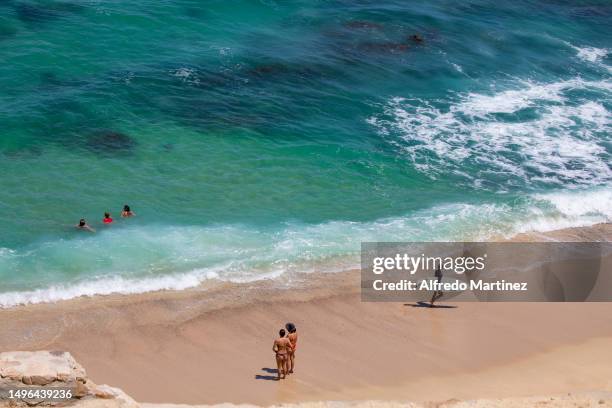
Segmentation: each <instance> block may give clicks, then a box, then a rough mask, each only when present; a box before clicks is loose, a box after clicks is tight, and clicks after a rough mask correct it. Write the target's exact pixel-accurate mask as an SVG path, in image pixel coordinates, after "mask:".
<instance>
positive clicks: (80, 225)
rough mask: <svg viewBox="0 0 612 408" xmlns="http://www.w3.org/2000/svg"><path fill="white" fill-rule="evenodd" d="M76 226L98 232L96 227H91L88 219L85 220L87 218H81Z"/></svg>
mask: <svg viewBox="0 0 612 408" xmlns="http://www.w3.org/2000/svg"><path fill="white" fill-rule="evenodd" d="M76 227H77V228H78V229H80V230H83V231H89V232H96V230H95V229H93V228H91V227H90V226H89V225H88V224H87V221H85V218H81V219H80V220H79V223H78V224H77V225H76Z"/></svg>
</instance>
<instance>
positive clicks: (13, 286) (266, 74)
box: [0, 0, 612, 305]
mask: <svg viewBox="0 0 612 408" xmlns="http://www.w3.org/2000/svg"><path fill="white" fill-rule="evenodd" d="M421 3H422V2H421ZM506 3H510V2H502V3H500V2H491V1H468V2H460V3H459V2H455V1H431V2H427V4H420V3H411V2H404V1H358V2H355V1H318V2H312V1H290V2H274V1H259V2H255V1H236V2H227V1H223V2H222V1H210V2H200V1H188V0H182V1H175V2H157V1H155V2H154V1H133V2H120V1H104V2H102V1H86V2H82V1H79V2H77V1H51V0H45V1H42V0H39V1H23V0H21V1H18V0H7V1H3V2H0V60H1V61H3V63H2V64H0V89H1V90H2V92H0V123H1V125H2V128H1V129H2V133H1V135H2V136H1V138H0V174H1V178H0V192H1V193H0V304H2V305H11V304H15V303H20V302H28V301H32V302H36V301H44V300H56V299H60V298H67V297H73V296H78V295H80V294H93V293H110V292H114V291H119V292H137V291H144V290H154V289H159V288H184V287H188V286H192V285H196V284H198V283H200V282H202V281H203V280H205V279H208V278H212V277H216V278H220V279H230V280H245V279H257V278H261V277H274V276H278V275H279V274H281V273H284V272H286V271H292V270H312V269H313V268H318V269H326V265H327V266H329V269H330V270H331V269H334V268H341V267H342V266H344V265H346V263H347V262H349V263H350V262H353V261H354V260H355V257H354V254H355V253H356V251H357V250H358V248H359V243H360V242H361V241H363V240H387V241H393V240H448V239H468V238H469V239H483V238H486V237H487V236H489V235H491V234H497V233H502V234H512V233H514V232H516V231H522V230H526V229H539V230H545V229H552V228H557V227H565V226H572V225H585V224H589V223H592V222H598V221H606V220H610V218H612V189H611V187H610V181H611V180H612V170H611V165H610V157H611V151H612V137H611V135H610V126H611V120H612V118H611V115H610V110H611V109H612V81H611V78H610V76H611V73H612V64H611V62H612V61H611V59H612V57H611V56H610V54H609V50H610V49H611V48H612V35H611V34H610V30H609V27H610V25H611V23H612V6H611V5H610V3H609V2H605V1H600V2H597V1H589V2H579V1H545V2H539V1H538V2H536V1H534V2H524V1H520V2H512V4H506ZM413 34H418V35H419V36H420V37H422V39H423V41H422V42H421V41H415V40H414V39H412V38H411V37H410V36H412V35H413ZM125 203H128V204H130V205H131V206H132V208H133V209H134V211H135V212H136V213H137V217H135V218H133V219H129V220H118V222H116V223H115V224H114V225H112V226H111V227H104V226H103V225H101V218H102V214H103V213H104V211H111V212H112V213H113V214H114V215H115V217H117V216H118V213H119V211H120V209H121V207H122V205H123V204H125ZM81 217H85V218H87V219H88V220H89V222H90V223H91V224H92V225H93V226H94V228H96V229H97V232H96V234H85V233H79V232H78V231H75V230H74V228H73V225H74V224H75V223H76V222H77V221H78V219H79V218H81ZM313 265H316V266H313Z"/></svg>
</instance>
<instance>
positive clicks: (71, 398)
mask: <svg viewBox="0 0 612 408" xmlns="http://www.w3.org/2000/svg"><path fill="white" fill-rule="evenodd" d="M76 403H78V405H79V406H85V405H87V406H91V407H92V408H93V407H109V408H111V407H118V408H119V407H121V408H138V404H137V403H136V402H135V401H134V400H133V399H132V398H130V397H129V396H128V395H126V394H125V393H124V392H123V391H121V390H120V389H117V388H113V387H109V386H107V385H96V384H95V383H94V382H93V381H91V380H90V379H88V378H87V373H86V372H85V369H84V368H83V367H82V366H81V365H80V364H79V363H77V362H76V360H75V359H74V358H73V357H72V355H70V353H67V352H65V351H13V352H6V353H0V405H4V406H15V407H18V406H58V407H59V406H69V405H74V404H76Z"/></svg>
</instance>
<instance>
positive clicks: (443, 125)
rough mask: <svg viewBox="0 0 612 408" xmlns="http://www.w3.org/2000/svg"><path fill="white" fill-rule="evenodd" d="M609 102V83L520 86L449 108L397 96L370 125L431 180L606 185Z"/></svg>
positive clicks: (471, 96) (472, 96) (609, 174)
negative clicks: (450, 177) (459, 176)
mask: <svg viewBox="0 0 612 408" xmlns="http://www.w3.org/2000/svg"><path fill="white" fill-rule="evenodd" d="M575 92H590V93H593V94H596V95H598V99H597V100H588V99H584V98H578V97H576V96H574V93H575ZM611 96H612V81H609V80H602V81H586V80H583V79H580V78H575V79H572V80H568V81H561V82H554V83H548V84H541V83H534V82H525V81H522V82H520V83H519V86H518V87H517V88H516V89H510V90H504V91H500V92H493V93H490V94H488V93H487V94H484V93H467V94H461V95H458V96H457V98H455V99H454V100H453V101H451V102H446V103H440V102H431V101H425V100H421V99H408V98H401V97H396V98H393V99H392V100H391V101H390V102H389V103H388V104H387V106H386V107H385V108H384V112H383V113H382V114H380V115H377V116H374V117H371V118H369V119H368V122H369V123H370V124H372V125H373V126H375V127H376V128H377V129H378V131H379V133H380V134H381V135H382V136H384V137H385V138H386V139H387V140H388V141H389V142H390V143H392V144H395V145H397V146H399V148H400V149H401V151H403V152H404V153H405V154H406V156H407V157H408V158H409V159H410V160H411V161H412V162H413V164H414V166H415V168H417V169H418V170H421V171H422V172H424V173H426V174H428V175H430V176H432V177H436V176H437V175H438V174H441V173H446V174H448V173H455V174H460V173H461V174H464V175H465V176H466V178H468V179H469V181H470V182H471V183H473V184H474V185H476V186H481V185H484V184H485V183H486V181H487V179H491V178H493V180H494V181H493V182H494V183H495V184H496V186H495V188H497V189H499V187H500V184H502V187H503V184H508V185H517V184H519V185H532V184H538V185H542V184H544V185H553V186H559V187H566V186H568V185H575V186H579V185H601V184H605V183H607V182H609V181H610V180H612V170H611V169H610V166H609V163H610V154H609V152H608V151H607V150H606V143H610V141H611V132H610V127H611V124H612V119H611V115H610V112H609V111H608V109H607V108H606V105H604V102H605V101H610V100H611ZM467 169H471V170H470V171H468V170H467ZM492 175H493V176H495V177H491V176H492Z"/></svg>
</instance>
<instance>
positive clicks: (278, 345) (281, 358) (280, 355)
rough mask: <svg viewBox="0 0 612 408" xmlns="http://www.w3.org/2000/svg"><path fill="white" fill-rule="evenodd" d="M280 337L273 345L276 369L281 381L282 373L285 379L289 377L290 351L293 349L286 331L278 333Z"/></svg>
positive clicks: (282, 330) (281, 330)
mask: <svg viewBox="0 0 612 408" xmlns="http://www.w3.org/2000/svg"><path fill="white" fill-rule="evenodd" d="M278 335H279V336H280V337H279V338H278V339H276V340H274V344H273V345H272V351H273V352H274V353H276V367H277V373H278V380H280V379H281V373H282V374H283V377H282V378H283V379H284V378H285V377H286V376H287V363H288V361H289V350H290V349H291V342H290V341H289V339H288V338H286V337H285V329H280V331H279V332H278Z"/></svg>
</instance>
